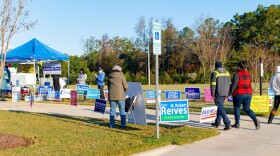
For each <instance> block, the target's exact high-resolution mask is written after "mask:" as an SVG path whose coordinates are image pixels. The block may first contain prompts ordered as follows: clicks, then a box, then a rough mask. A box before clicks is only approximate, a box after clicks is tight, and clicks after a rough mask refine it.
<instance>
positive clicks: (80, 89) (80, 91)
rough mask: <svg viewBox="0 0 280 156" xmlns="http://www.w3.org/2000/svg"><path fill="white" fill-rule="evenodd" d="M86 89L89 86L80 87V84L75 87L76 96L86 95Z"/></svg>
mask: <svg viewBox="0 0 280 156" xmlns="http://www.w3.org/2000/svg"><path fill="white" fill-rule="evenodd" d="M88 89H89V85H82V84H77V85H76V90H77V94H78V95H87V91H88Z"/></svg>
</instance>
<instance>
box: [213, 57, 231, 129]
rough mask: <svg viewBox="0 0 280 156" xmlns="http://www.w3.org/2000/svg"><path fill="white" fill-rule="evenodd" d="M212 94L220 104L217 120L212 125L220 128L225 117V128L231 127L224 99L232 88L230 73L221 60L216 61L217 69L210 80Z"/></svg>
mask: <svg viewBox="0 0 280 156" xmlns="http://www.w3.org/2000/svg"><path fill="white" fill-rule="evenodd" d="M210 88H211V96H212V97H213V98H214V101H215V104H216V105H217V106H218V110H217V117H216V119H215V122H214V123H212V124H211V125H212V126H214V127H216V128H218V127H219V125H220V122H221V118H223V121H224V124H225V128H224V130H229V129H230V120H229V119H228V117H227V114H226V111H225V108H224V101H225V98H226V97H228V95H229V90H230V74H229V72H227V71H226V70H225V68H223V64H222V62H220V61H217V62H216V63H215V70H214V71H213V72H212V73H211V80H210Z"/></svg>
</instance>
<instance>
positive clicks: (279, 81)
mask: <svg viewBox="0 0 280 156" xmlns="http://www.w3.org/2000/svg"><path fill="white" fill-rule="evenodd" d="M269 86H270V88H271V89H273V91H274V105H273V109H272V110H271V112H270V115H269V118H268V122H267V123H268V124H272V120H273V118H274V116H275V113H276V111H277V109H278V107H279V103H280V66H277V67H276V70H275V74H274V76H273V77H272V78H271V79H270V85H269Z"/></svg>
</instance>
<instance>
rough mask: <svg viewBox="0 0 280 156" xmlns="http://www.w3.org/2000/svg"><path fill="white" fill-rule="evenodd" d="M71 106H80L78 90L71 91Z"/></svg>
mask: <svg viewBox="0 0 280 156" xmlns="http://www.w3.org/2000/svg"><path fill="white" fill-rule="evenodd" d="M70 94H71V97H70V105H73V106H77V105H78V95H77V91H76V90H71V92H70Z"/></svg>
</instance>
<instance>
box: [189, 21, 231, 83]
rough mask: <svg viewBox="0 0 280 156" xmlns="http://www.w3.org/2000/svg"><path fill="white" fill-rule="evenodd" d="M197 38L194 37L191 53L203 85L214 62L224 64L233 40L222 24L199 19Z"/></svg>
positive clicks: (229, 31)
mask: <svg viewBox="0 0 280 156" xmlns="http://www.w3.org/2000/svg"><path fill="white" fill-rule="evenodd" d="M196 31H197V36H196V37H195V40H194V44H193V45H192V51H193V52H194V53H195V54H196V55H197V57H198V59H199V61H200V63H201V67H202V71H203V79H204V83H206V82H207V79H208V78H206V72H208V73H209V72H210V70H211V69H212V68H213V66H214V63H215V61H217V60H221V61H222V62H223V63H225V62H226V59H227V57H229V54H230V50H231V45H232V42H233V38H232V35H231V29H230V28H228V27H227V26H226V27H223V24H222V23H219V21H218V20H215V19H213V18H208V19H206V20H203V19H201V20H200V21H199V22H198V26H197V27H196Z"/></svg>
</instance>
